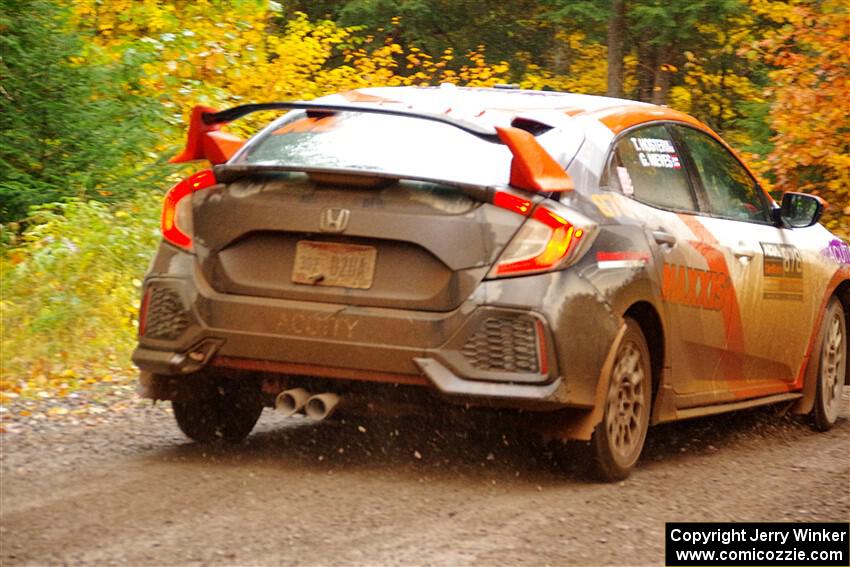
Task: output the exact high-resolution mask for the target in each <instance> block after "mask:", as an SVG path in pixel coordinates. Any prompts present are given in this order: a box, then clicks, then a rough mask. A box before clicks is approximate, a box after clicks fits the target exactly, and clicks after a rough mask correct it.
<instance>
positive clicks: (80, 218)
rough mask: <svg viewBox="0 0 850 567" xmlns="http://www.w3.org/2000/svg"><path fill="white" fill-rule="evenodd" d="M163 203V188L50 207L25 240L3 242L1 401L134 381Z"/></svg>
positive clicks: (39, 211)
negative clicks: (144, 288) (142, 306)
mask: <svg viewBox="0 0 850 567" xmlns="http://www.w3.org/2000/svg"><path fill="white" fill-rule="evenodd" d="M161 202H162V195H161V193H159V192H155V191H139V192H138V193H137V194H136V195H135V196H134V197H133V198H132V199H130V200H128V201H125V202H122V203H119V204H115V205H107V204H104V203H100V202H96V201H83V200H78V199H69V200H67V201H64V202H61V203H51V204H48V205H43V206H40V207H38V208H35V209H33V211H32V213H31V215H30V217H29V218H28V220H27V225H28V227H27V229H26V230H25V231H24V233H23V234H22V235H21V237H20V238H19V241H18V242H13V243H8V242H7V243H6V244H4V245H3V246H2V248H0V318H2V319H0V342H2V349H0V403H6V402H9V401H12V400H16V399H18V398H21V399H38V398H55V397H64V396H66V395H68V394H69V393H71V392H73V391H75V390H78V389H81V388H86V387H89V386H91V385H93V384H100V383H104V382H107V383H108V382H116V383H127V382H129V381H130V380H132V377H133V376H134V375H135V373H134V372H132V363H131V362H130V353H131V350H132V347H133V342H134V338H135V334H136V328H137V325H138V321H137V317H138V307H139V291H140V286H141V278H142V276H143V274H144V271H145V268H146V267H147V264H148V262H149V261H150V258H151V256H152V254H153V253H154V251H155V250H156V244H157V242H158V240H159V214H160V205H161ZM7 241H8V239H7Z"/></svg>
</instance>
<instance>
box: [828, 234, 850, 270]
mask: <svg viewBox="0 0 850 567" xmlns="http://www.w3.org/2000/svg"><path fill="white" fill-rule="evenodd" d="M821 255H822V256H823V257H824V258H826V259H827V260H832V261H833V262H835V263H836V264H844V265H845V266H847V265H850V246H848V245H847V243H846V242H844V241H843V240H839V239H837V238H836V239H834V240H832V242H830V243H829V246H827V247H826V248H824V249H823V250H822V251H821Z"/></svg>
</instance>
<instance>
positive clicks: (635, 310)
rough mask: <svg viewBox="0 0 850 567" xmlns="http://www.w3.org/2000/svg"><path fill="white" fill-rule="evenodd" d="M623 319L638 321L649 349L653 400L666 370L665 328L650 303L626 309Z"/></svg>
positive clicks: (637, 303)
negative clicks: (628, 318) (664, 369)
mask: <svg viewBox="0 0 850 567" xmlns="http://www.w3.org/2000/svg"><path fill="white" fill-rule="evenodd" d="M623 317H630V318H632V319H634V320H635V321H637V324H638V325H639V326H640V330H641V331H642V332H643V336H644V338H645V339H646V345H647V346H648V347H649V362H650V368H651V370H652V395H653V399H654V398H655V394H656V393H657V392H658V386H659V384H660V383H661V373H662V370H663V368H664V357H665V353H666V347H665V340H664V326H663V324H662V322H661V316H660V315H659V314H658V311H657V310H656V309H655V306H653V305H652V304H651V303H649V302H648V301H638V302H635V303H633V304H632V305H631V306H629V308H628V309H626V312H625V313H624V314H623Z"/></svg>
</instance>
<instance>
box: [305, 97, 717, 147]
mask: <svg viewBox="0 0 850 567" xmlns="http://www.w3.org/2000/svg"><path fill="white" fill-rule="evenodd" d="M338 97H343V98H344V99H345V100H346V101H348V102H356V103H364V104H370V103H371V104H376V105H381V106H383V105H389V106H403V107H405V108H407V109H409V110H413V111H419V112H431V113H443V114H462V115H463V117H464V118H465V119H467V120H475V119H476V118H478V119H481V120H482V121H485V120H486V119H487V118H488V117H487V114H488V113H490V114H494V113H499V114H513V115H517V116H520V115H523V114H527V113H535V112H540V111H545V112H557V113H563V114H565V115H566V116H569V117H573V118H576V117H579V116H581V117H587V118H595V119H597V120H599V121H600V122H602V123H603V124H604V125H605V126H607V127H608V128H609V129H610V130H611V131H612V132H613V133H614V134H619V133H620V132H622V131H623V130H626V129H628V128H631V127H633V126H637V125H639V124H643V123H647V122H655V121H659V120H664V121H673V122H683V123H686V124H689V125H691V126H694V127H696V128H698V129H700V130H703V131H706V132H708V133H710V134H711V135H712V136H714V137H716V138H718V139H719V136H718V135H717V134H716V133H715V132H713V131H712V130H711V129H710V128H709V127H708V126H706V125H705V124H703V123H702V122H700V121H699V120H697V119H696V118H694V117H692V116H690V115H688V114H685V113H683V112H679V111H677V110H673V109H672V108H667V107H665V106H658V105H655V104H649V103H644V102H637V101H633V100H627V99H620V98H612V97H605V96H595V95H586V94H576V93H562V92H554V91H533V90H522V89H513V88H484V87H456V86H454V85H442V86H440V87H372V88H362V89H354V90H350V91H345V92H342V93H339V94H336V95H330V96H326V97H322V98H320V99H318V100H319V101H325V100H327V101H328V102H330V100H332V99H334V98H338Z"/></svg>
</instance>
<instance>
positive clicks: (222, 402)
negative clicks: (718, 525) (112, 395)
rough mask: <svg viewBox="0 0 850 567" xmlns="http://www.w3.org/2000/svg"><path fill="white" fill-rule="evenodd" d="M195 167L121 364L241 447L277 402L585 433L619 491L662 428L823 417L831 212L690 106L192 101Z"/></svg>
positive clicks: (832, 408) (455, 92) (338, 98)
mask: <svg viewBox="0 0 850 567" xmlns="http://www.w3.org/2000/svg"><path fill="white" fill-rule="evenodd" d="M270 108H274V109H279V110H289V111H290V112H288V113H287V114H285V115H284V116H283V117H281V118H280V119H278V120H276V121H275V122H273V123H272V124H271V125H269V126H268V127H266V128H265V129H263V130H262V131H261V132H260V133H259V134H257V135H256V136H255V137H254V138H252V139H251V140H249V141H248V142H247V143H244V144H243V143H242V142H241V141H239V140H237V139H235V138H233V137H232V136H229V135H226V134H223V133H222V132H220V130H219V127H220V126H221V125H222V124H224V123H226V122H228V121H230V120H232V119H235V118H238V117H240V116H242V115H244V114H247V113H249V112H252V111H255V110H263V109H270ZM201 158H206V159H209V160H210V161H211V162H213V164H215V165H214V166H213V168H212V170H205V171H203V172H201V173H199V174H196V175H195V176H193V177H191V178H190V179H188V180H186V181H184V182H182V183H181V184H178V185H177V186H175V187H174V188H173V189H172V190H171V191H170V192H169V195H168V197H167V198H166V205H165V207H164V212H163V233H164V239H163V242H162V244H161V246H160V248H159V250H158V252H157V254H156V257H155V258H154V260H153V262H152V264H151V267H150V270H149V272H148V274H147V276H146V278H145V281H144V290H143V299H142V309H141V313H140V336H139V346H138V348H137V349H136V351H135V352H134V356H133V359H134V361H135V362H136V364H137V365H138V366H139V367H140V368H141V369H142V382H141V383H142V389H143V393H144V395H146V396H148V397H152V398H157V399H171V400H173V403H174V408H175V415H176V417H177V420H178V423H179V424H180V426H181V428H182V429H183V430H184V432H186V433H187V434H188V435H189V436H190V437H192V438H194V439H196V440H200V441H210V440H214V439H216V438H220V437H223V438H225V439H230V440H238V439H241V438H243V437H244V436H245V435H247V434H248V432H249V431H250V429H251V427H253V425H254V422H255V421H256V419H257V417H258V416H259V413H260V411H261V409H262V407H263V406H271V405H275V404H277V405H278V407H279V408H282V409H284V410H286V411H289V412H295V411H304V410H305V409H306V410H308V413H311V414H312V415H314V416H317V417H324V416H325V415H327V414H328V413H330V412H332V411H333V410H334V409H335V408H336V407H337V404H338V402H339V403H341V404H343V405H340V406H339V407H344V403H343V402H346V401H348V402H350V404H349V407H351V408H354V406H355V405H357V404H355V403H354V401H356V400H358V399H359V400H363V399H367V400H369V402H368V403H367V404H366V407H367V408H368V411H377V410H376V407H377V408H378V409H380V406H383V405H384V404H387V405H389V404H391V403H393V401H394V400H395V401H397V400H398V399H400V398H401V399H404V400H408V401H410V400H415V401H416V403H419V404H426V405H429V406H432V405H437V404H439V403H441V402H446V403H448V404H455V405H462V406H464V407H473V406H483V407H498V408H504V409H506V410H517V411H516V412H514V413H515V414H517V415H521V419H522V420H524V421H525V422H526V423H527V424H528V425H530V426H533V427H535V428H537V429H539V430H541V431H543V432H545V433H546V434H547V435H549V436H552V437H556V438H559V439H578V440H588V441H590V445H589V447H590V448H591V460H592V461H593V462H594V464H595V465H596V467H595V468H596V470H597V472H599V473H600V475H601V476H602V477H603V478H607V479H614V478H622V477H623V476H625V475H626V474H628V472H629V470H630V469H631V468H632V466H633V465H634V463H635V461H636V460H637V458H638V456H639V454H640V450H641V448H642V446H643V442H644V438H645V435H646V430H647V428H648V426H649V425H650V424H652V423H659V422H663V421H671V420H677V419H683V418H688V417H694V416H700V415H706V414H711V413H718V412H722V411H730V410H734V409H740V408H744V407H749V406H754V405H760V404H767V403H779V402H786V403H788V404H793V406H794V408H795V411H797V412H801V413H809V412H811V413H812V414H813V415H814V419H815V422H816V424H817V425H818V427H820V428H827V427H829V426H830V425H831V424H832V423H834V421H835V419H836V418H837V412H838V409H837V408H838V405H840V403H841V402H840V397H841V396H840V393H841V387H842V385H843V384H844V383H845V381H846V380H847V366H846V349H847V346H846V345H847V341H846V326H845V319H846V314H847V310H848V306H850V250H848V247H847V245H846V244H845V243H844V242H842V241H841V240H839V239H838V238H837V237H835V236H834V235H832V234H831V233H829V232H828V231H827V230H826V229H825V228H823V227H822V226H821V225H819V224H817V222H816V221H817V219H818V217H819V216H820V212H821V210H822V207H823V203H822V202H820V201H819V200H818V199H817V198H815V197H811V196H806V195H800V194H786V195H785V196H784V198H783V202H782V206H780V205H778V204H777V203H775V202H774V201H773V200H772V199H771V197H770V196H769V195H768V194H767V193H765V192H764V191H763V190H762V189H761V188H760V187H759V185H758V183H757V182H756V181H755V178H754V177H753V176H752V175H751V173H750V172H749V170H748V169H747V168H746V166H745V165H744V164H743V163H741V162H740V161H739V160H738V159H737V157H735V155H734V154H733V152H732V151H731V150H730V149H729V148H728V146H727V145H726V144H725V143H724V142H723V141H722V140H721V139H720V138H719V137H718V136H717V135H716V134H715V133H714V132H712V131H711V130H710V129H709V128H707V127H706V126H705V125H703V124H702V123H700V122H699V121H697V120H695V119H694V118H692V117H690V116H688V115H685V114H682V113H679V112H676V111H673V110H670V109H667V108H661V107H656V106H652V105H646V104H639V103H634V102H630V101H623V100H618V99H610V98H603V97H592V96H585V95H572V94H563V93H543V92H532V91H507V90H500V89H460V88H380V89H363V90H359V91H352V92H348V93H342V94H339V95H332V96H330V97H324V98H322V99H318V100H316V101H313V102H311V103H272V104H268V105H247V106H243V107H237V108H235V109H231V110H228V111H224V112H215V111H214V110H212V109H205V108H200V107H199V108H196V109H195V112H194V114H193V119H192V124H191V126H190V133H189V142H188V144H187V148H186V151H185V152H184V154H183V155H182V156H180V157H179V160H180V161H186V160H192V159H201ZM314 395H324V397H315V396H314ZM311 396H314V397H311ZM340 400H342V402H340ZM361 405H362V404H361ZM361 409H362V408H361Z"/></svg>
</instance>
